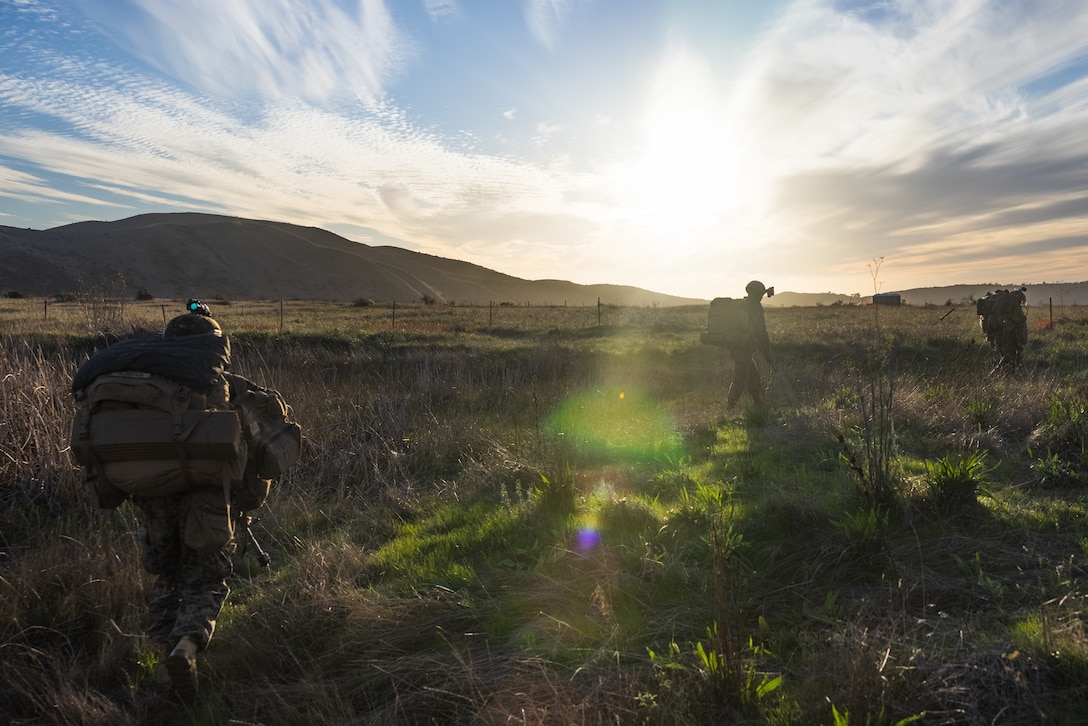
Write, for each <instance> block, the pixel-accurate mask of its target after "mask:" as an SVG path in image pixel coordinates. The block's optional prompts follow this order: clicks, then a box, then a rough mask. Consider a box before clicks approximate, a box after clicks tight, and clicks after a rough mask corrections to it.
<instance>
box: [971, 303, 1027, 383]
mask: <svg viewBox="0 0 1088 726" xmlns="http://www.w3.org/2000/svg"><path fill="white" fill-rule="evenodd" d="M1024 290H1025V288H1020V289H1018V290H995V291H994V292H993V293H990V294H988V295H987V296H986V297H985V298H983V299H981V300H979V301H978V306H977V311H978V313H979V324H980V325H981V327H982V331H983V333H985V334H986V339H987V340H988V341H989V343H990V347H991V348H993V349H994V350H996V351H997V354H998V356H1000V360H999V362H998V364H997V368H996V369H995V370H998V371H1005V372H1011V371H1014V370H1016V369H1017V368H1019V367H1020V360H1021V357H1022V355H1023V352H1024V346H1026V345H1027V342H1028V318H1027V314H1026V313H1025V312H1024V308H1023V306H1024V305H1025V304H1026V302H1027V296H1026V295H1025V294H1024Z"/></svg>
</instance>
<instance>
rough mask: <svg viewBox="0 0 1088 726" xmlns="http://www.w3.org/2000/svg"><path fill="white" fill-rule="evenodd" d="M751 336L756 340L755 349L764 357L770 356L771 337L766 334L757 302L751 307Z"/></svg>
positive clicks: (761, 307)
mask: <svg viewBox="0 0 1088 726" xmlns="http://www.w3.org/2000/svg"><path fill="white" fill-rule="evenodd" d="M750 317H751V321H752V334H753V335H754V336H755V339H756V349H757V350H759V352H760V353H762V354H763V355H765V356H768V357H770V354H771V336H770V335H768V334H767V320H766V318H765V317H764V315H763V306H762V305H760V304H759V303H758V302H757V303H756V304H755V305H753V306H752V312H751V316H750Z"/></svg>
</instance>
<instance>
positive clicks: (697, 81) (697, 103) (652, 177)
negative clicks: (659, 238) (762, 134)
mask: <svg viewBox="0 0 1088 726" xmlns="http://www.w3.org/2000/svg"><path fill="white" fill-rule="evenodd" d="M717 98H718V94H717V93H716V91H715V88H714V85H713V83H712V78H711V75H710V73H709V71H708V70H707V69H706V68H705V67H703V66H702V65H701V64H699V63H698V62H696V61H695V60H694V59H692V58H690V57H689V56H686V55H684V54H676V55H674V56H673V58H672V59H670V60H669V61H668V62H667V63H665V64H664V65H663V66H662V67H661V69H660V70H659V73H658V76H657V78H656V80H655V82H654V85H653V87H652V90H651V92H650V94H649V97H648V101H647V106H646V110H645V115H644V117H643V141H644V145H643V154H642V156H641V158H640V159H638V160H636V161H635V162H634V163H633V165H632V166H631V168H630V173H629V176H628V178H627V180H626V181H627V184H628V185H629V189H630V192H631V198H632V200H633V201H634V202H636V203H637V210H638V211H637V220H638V221H639V222H640V223H641V224H642V225H643V226H645V227H647V228H649V229H651V230H653V231H654V232H657V233H662V232H671V233H680V234H688V235H695V234H698V233H699V232H700V231H703V230H706V229H709V228H710V227H712V226H713V225H714V223H715V222H716V221H717V220H718V219H719V218H720V217H721V216H722V215H723V214H725V213H727V212H728V211H729V210H730V209H733V208H735V207H736V205H737V204H739V203H740V199H739V196H740V193H741V183H740V182H741V181H742V179H741V173H740V167H741V163H742V158H741V153H740V151H741V149H740V145H739V143H738V142H739V139H737V138H736V137H735V135H734V134H733V133H732V132H731V131H730V129H729V127H728V124H727V123H726V120H725V119H726V114H725V111H724V107H723V104H720V103H718V102H717V100H716V99H717Z"/></svg>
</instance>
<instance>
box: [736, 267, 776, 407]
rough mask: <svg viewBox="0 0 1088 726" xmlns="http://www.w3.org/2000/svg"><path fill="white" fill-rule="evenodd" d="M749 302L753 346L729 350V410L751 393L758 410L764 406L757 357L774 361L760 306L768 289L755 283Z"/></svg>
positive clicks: (748, 289)
mask: <svg viewBox="0 0 1088 726" xmlns="http://www.w3.org/2000/svg"><path fill="white" fill-rule="evenodd" d="M744 291H745V293H747V295H746V297H745V302H746V303H747V309H748V322H749V324H750V326H751V331H752V340H751V343H748V344H743V345H734V346H730V347H729V349H728V350H729V357H730V358H731V359H732V360H733V380H732V382H731V383H730V384H729V395H728V397H727V398H726V406H728V407H729V408H732V407H733V406H735V405H736V404H737V402H738V401H740V397H741V396H742V395H743V394H744V393H747V394H748V395H749V396H751V397H752V403H754V404H755V405H756V406H762V405H763V381H761V380H760V377H759V368H758V367H756V354H757V353H758V354H759V355H762V356H763V358H764V359H766V360H767V361H768V362H769V361H770V360H771V338H770V336H769V335H768V334H767V322H766V320H765V318H764V315H763V305H762V303H761V302H760V301H761V300H762V299H763V295H764V294H765V293H766V292H767V287H766V286H765V285H764V284H763V283H762V282H760V281H759V280H752V281H751V282H749V283H748V284H747V285H746V286H745V287H744Z"/></svg>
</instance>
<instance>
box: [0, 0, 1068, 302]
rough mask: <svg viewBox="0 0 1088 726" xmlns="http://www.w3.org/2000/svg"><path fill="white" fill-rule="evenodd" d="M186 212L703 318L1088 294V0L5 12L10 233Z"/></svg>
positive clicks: (440, 2)
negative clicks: (908, 299)
mask: <svg viewBox="0 0 1088 726" xmlns="http://www.w3.org/2000/svg"><path fill="white" fill-rule="evenodd" d="M173 211H201V212H209V213H216V214H227V215H237V216H240V217H249V218H256V219H269V220H276V221H283V222H291V223H296V224H300V225H310V226H317V227H323V228H326V229H330V230H332V231H335V232H337V233H339V234H342V235H344V236H345V237H348V238H349V239H353V240H357V241H359V242H364V243H367V244H372V245H387V244H388V245H395V246H398V247H404V248H406V249H411V250H417V251H420V252H425V253H428V254H434V255H440V256H443V257H449V258H454V259H460V260H466V261H469V262H473V263H476V264H480V265H483V266H486V267H489V268H491V269H494V270H498V271H500V272H505V273H508V274H511V275H516V276H518V277H524V278H527V279H564V280H571V281H573V282H579V283H616V284H629V285H637V286H639V287H644V288H647V289H651V290H656V291H659V292H663V293H669V294H675V295H684V296H693V297H714V296H717V295H733V296H736V295H740V294H742V292H743V287H744V283H745V282H746V281H747V280H749V279H751V278H759V279H761V280H763V281H764V282H765V283H766V284H768V285H774V286H775V287H776V288H777V289H778V290H795V291H803V292H824V291H834V292H838V293H852V292H860V293H861V294H870V293H872V292H873V291H874V289H879V290H881V291H892V290H897V289H908V288H912V287H925V286H934V285H947V284H958V283H980V284H981V283H1000V284H1012V283H1020V282H1026V283H1033V282H1059V281H1063V282H1073V281H1082V280H1088V2H1084V0H879V1H873V2H849V1H845V0H839V1H835V0H760V2H755V1H752V2H749V1H748V0H714V1H711V0H387V1H385V2H383V1H382V0H229V2H227V1H224V0H173V1H172V2H163V1H162V0H0V224H7V225H11V226H16V227H32V228H35V229H47V228H50V227H55V226H59V225H63V224H68V223H70V222H75V221H82V220H87V219H100V220H115V219H122V218H125V217H129V216H132V215H135V214H141V213H144V212H173ZM881 258H882V260H883V261H882V262H881V264H880V265H879V267H875V266H874V265H873V262H874V261H875V260H878V259H881ZM874 270H878V272H879V274H878V275H877V276H876V279H874V276H873V274H872V273H873V271H874Z"/></svg>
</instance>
